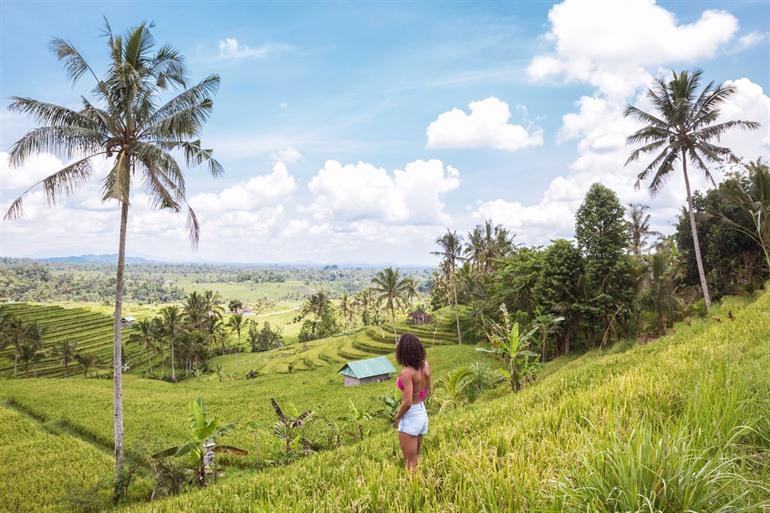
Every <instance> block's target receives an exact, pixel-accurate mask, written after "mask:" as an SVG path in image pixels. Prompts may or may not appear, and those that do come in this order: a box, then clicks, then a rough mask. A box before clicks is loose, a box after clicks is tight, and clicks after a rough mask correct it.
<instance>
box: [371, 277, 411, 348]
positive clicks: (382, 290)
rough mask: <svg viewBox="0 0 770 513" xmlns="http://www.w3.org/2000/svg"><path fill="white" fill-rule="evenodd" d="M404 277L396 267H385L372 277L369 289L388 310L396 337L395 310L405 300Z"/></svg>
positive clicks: (399, 307) (405, 285) (402, 305)
mask: <svg viewBox="0 0 770 513" xmlns="http://www.w3.org/2000/svg"><path fill="white" fill-rule="evenodd" d="M406 288H407V282H406V278H402V277H401V273H400V272H399V271H398V269H393V268H392V267H386V268H385V269H383V270H382V271H380V272H378V273H377V274H376V275H375V276H374V278H372V285H371V289H372V290H373V291H374V292H375V294H376V295H377V301H379V303H380V305H382V306H383V307H384V308H385V310H387V311H388V312H390V320H391V322H392V327H393V336H394V337H395V338H396V339H398V334H397V333H396V310H401V309H402V308H403V307H404V303H405V302H406Z"/></svg>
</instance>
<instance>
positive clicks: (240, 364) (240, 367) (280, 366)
mask: <svg viewBox="0 0 770 513" xmlns="http://www.w3.org/2000/svg"><path fill="white" fill-rule="evenodd" d="M396 331H397V332H398V333H404V332H407V331H409V332H412V333H414V334H416V335H417V336H419V337H420V340H422V342H423V343H424V344H425V345H426V346H428V347H433V346H441V345H447V344H450V345H451V344H456V343H457V336H456V334H455V331H454V314H453V313H452V311H451V310H449V309H442V310H440V311H438V312H436V313H435V315H434V321H433V322H431V323H429V324H425V325H421V326H415V325H408V324H405V323H404V322H403V321H401V322H398V323H397V325H396ZM393 344H394V336H393V331H392V326H391V325H390V324H385V325H383V326H382V327H378V326H368V327H363V328H358V329H355V330H352V331H349V332H345V333H343V334H340V335H335V336H333V337H328V338H324V339H320V340H314V341H312V342H309V343H307V344H292V345H290V346H287V347H285V348H283V349H279V350H276V351H268V352H265V353H248V354H243V353H241V354H236V355H228V356H222V357H219V358H217V359H216V360H215V363H217V364H219V365H221V366H222V369H223V370H224V371H225V372H230V373H237V374H245V373H247V372H249V371H255V372H257V373H259V374H264V375H269V374H276V373H278V374H285V373H290V372H296V371H304V370H310V369H315V368H318V367H324V366H327V365H330V364H334V365H337V364H340V363H343V362H345V361H348V360H358V359H362V358H370V357H372V356H378V355H382V354H389V353H392V352H393Z"/></svg>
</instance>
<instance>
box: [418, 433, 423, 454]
mask: <svg viewBox="0 0 770 513" xmlns="http://www.w3.org/2000/svg"><path fill="white" fill-rule="evenodd" d="M421 448H422V435H420V436H418V437H417V457H418V458H419V457H420V449H421Z"/></svg>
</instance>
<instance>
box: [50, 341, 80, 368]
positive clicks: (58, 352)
mask: <svg viewBox="0 0 770 513" xmlns="http://www.w3.org/2000/svg"><path fill="white" fill-rule="evenodd" d="M51 354H52V355H53V356H58V357H59V359H60V360H61V362H62V363H63V364H64V373H65V374H67V375H69V364H70V362H71V361H74V360H75V355H76V354H78V344H77V342H73V341H72V340H62V341H61V342H59V343H58V344H56V345H55V346H54V347H53V348H52V349H51Z"/></svg>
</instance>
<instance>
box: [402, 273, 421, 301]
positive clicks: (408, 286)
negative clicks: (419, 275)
mask: <svg viewBox="0 0 770 513" xmlns="http://www.w3.org/2000/svg"><path fill="white" fill-rule="evenodd" d="M405 280H406V283H405V286H404V296H405V298H406V302H407V303H408V304H409V305H410V306H411V305H413V304H414V300H415V299H416V298H418V297H419V296H420V291H419V290H418V289H417V280H415V279H414V278H413V277H411V276H409V277H407V278H405Z"/></svg>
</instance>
